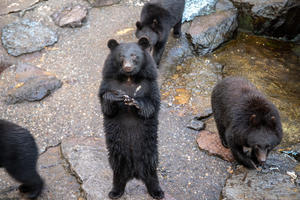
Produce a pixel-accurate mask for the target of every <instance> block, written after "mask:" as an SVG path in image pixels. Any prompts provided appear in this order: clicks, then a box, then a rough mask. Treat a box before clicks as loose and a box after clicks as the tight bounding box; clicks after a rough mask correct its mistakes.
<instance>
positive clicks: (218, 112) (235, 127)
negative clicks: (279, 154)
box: [211, 77, 282, 168]
mask: <svg viewBox="0 0 300 200" xmlns="http://www.w3.org/2000/svg"><path fill="white" fill-rule="evenodd" d="M211 104H212V109H213V113H214V118H215V121H216V125H217V128H218V131H219V136H220V139H221V141H222V143H223V145H224V146H225V147H229V148H230V149H231V151H232V153H233V156H234V158H235V159H236V160H237V161H238V162H239V163H241V164H243V165H244V166H246V167H248V168H255V167H256V166H254V164H255V165H256V164H258V160H257V154H255V153H257V152H256V150H257V149H256V148H255V146H257V145H259V146H262V147H268V153H269V151H270V150H272V149H273V148H274V147H275V146H276V145H278V144H279V143H280V141H281V139H282V127H281V122H280V116H279V113H278V111H277V109H276V107H275V106H274V104H272V103H271V102H270V101H269V100H267V98H266V97H265V96H264V95H263V94H262V93H261V92H259V91H258V90H257V88H256V87H255V86H254V85H253V84H251V83H250V82H249V81H248V80H246V79H244V78H240V77H228V78H225V79H224V80H222V81H221V82H219V83H218V84H217V85H216V86H215V88H214V89H213V92H212V99H211ZM253 115H255V117H254V118H253ZM272 116H273V117H274V119H275V120H272ZM245 147H247V148H249V149H250V150H252V152H251V155H247V152H244V150H243V149H245ZM248 153H249V152H248Z"/></svg>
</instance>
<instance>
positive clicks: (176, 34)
mask: <svg viewBox="0 0 300 200" xmlns="http://www.w3.org/2000/svg"><path fill="white" fill-rule="evenodd" d="M173 37H174V38H180V37H181V33H176V32H173Z"/></svg>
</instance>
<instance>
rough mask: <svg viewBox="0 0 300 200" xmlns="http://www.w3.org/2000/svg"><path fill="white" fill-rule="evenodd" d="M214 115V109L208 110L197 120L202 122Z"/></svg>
mask: <svg viewBox="0 0 300 200" xmlns="http://www.w3.org/2000/svg"><path fill="white" fill-rule="evenodd" d="M212 114H213V111H212V109H211V108H207V109H205V110H204V112H202V113H200V114H199V115H197V116H196V117H195V118H196V119H197V120H202V119H206V118H208V117H210V116H212Z"/></svg>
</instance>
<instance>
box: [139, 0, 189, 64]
mask: <svg viewBox="0 0 300 200" xmlns="http://www.w3.org/2000/svg"><path fill="white" fill-rule="evenodd" d="M184 4H185V0H151V1H150V2H149V3H146V4H145V5H144V7H143V9H142V12H141V19H140V21H137V22H136V27H137V30H136V36H137V38H141V37H147V38H148V39H149V40H150V44H151V47H153V58H154V60H155V62H156V64H157V65H158V64H159V62H160V59H161V56H162V54H163V52H164V49H165V45H166V43H167V40H168V36H169V33H170V30H171V29H172V28H174V29H173V35H174V37H175V38H179V37H180V36H181V21H182V14H183V10H184Z"/></svg>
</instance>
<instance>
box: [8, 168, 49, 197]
mask: <svg viewBox="0 0 300 200" xmlns="http://www.w3.org/2000/svg"><path fill="white" fill-rule="evenodd" d="M8 172H9V170H8ZM23 173H24V174H26V173H28V174H30V176H27V175H20V174H18V173H16V174H13V173H11V172H9V174H10V175H12V177H14V178H15V179H16V180H17V181H20V182H21V183H22V184H21V185H20V186H19V191H20V192H21V193H26V196H27V198H29V199H35V198H37V197H38V196H39V195H40V194H41V192H42V189H43V185H44V182H43V180H42V179H41V177H40V176H39V174H38V173H37V172H36V171H35V170H34V171H32V172H28V171H24V172H23Z"/></svg>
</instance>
